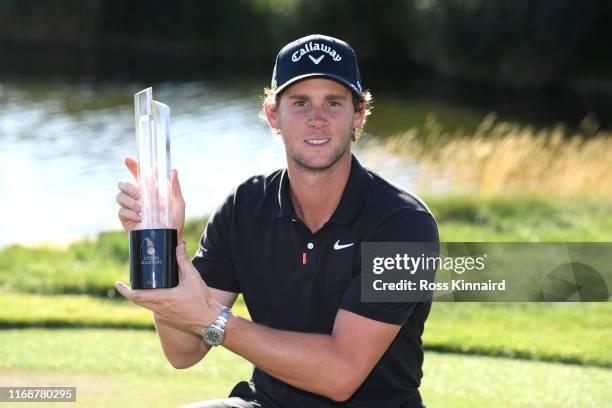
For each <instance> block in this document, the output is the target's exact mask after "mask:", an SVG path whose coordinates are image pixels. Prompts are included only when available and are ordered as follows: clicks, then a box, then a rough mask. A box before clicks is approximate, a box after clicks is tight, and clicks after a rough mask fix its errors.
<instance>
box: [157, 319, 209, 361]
mask: <svg viewBox="0 0 612 408" xmlns="http://www.w3.org/2000/svg"><path fill="white" fill-rule="evenodd" d="M153 316H154V320H155V328H156V329H157V335H158V336H159V341H160V342H161V346H162V349H163V351H164V354H165V355H166V358H167V359H168V361H169V362H170V364H172V366H173V367H174V368H188V367H191V366H192V365H194V364H196V363H197V362H198V361H200V360H201V359H202V358H203V357H204V356H205V355H206V353H207V352H208V350H210V347H209V346H207V345H206V344H204V342H203V341H202V337H201V336H198V335H196V334H194V333H190V332H187V331H184V330H180V329H178V328H176V327H174V326H172V325H170V324H169V323H168V322H165V321H163V320H161V319H159V318H158V317H157V316H156V315H155V313H154V314H153Z"/></svg>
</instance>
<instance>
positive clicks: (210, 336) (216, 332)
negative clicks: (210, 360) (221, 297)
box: [202, 306, 232, 347]
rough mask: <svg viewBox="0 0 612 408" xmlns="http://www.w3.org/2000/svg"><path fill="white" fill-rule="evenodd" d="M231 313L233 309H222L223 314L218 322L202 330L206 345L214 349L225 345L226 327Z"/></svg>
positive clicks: (218, 318)
mask: <svg viewBox="0 0 612 408" xmlns="http://www.w3.org/2000/svg"><path fill="white" fill-rule="evenodd" d="M231 313H232V311H231V309H230V308H228V307H225V306H224V307H223V308H222V309H221V313H220V314H219V317H217V320H215V321H214V322H213V323H212V324H211V325H210V326H208V327H205V328H204V330H202V340H203V341H204V343H206V344H208V345H209V346H213V347H214V346H218V345H219V344H221V343H223V337H224V333H225V325H226V324H227V321H228V320H229V317H230V315H231Z"/></svg>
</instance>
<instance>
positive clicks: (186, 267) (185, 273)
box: [176, 241, 199, 282]
mask: <svg viewBox="0 0 612 408" xmlns="http://www.w3.org/2000/svg"><path fill="white" fill-rule="evenodd" d="M176 261H177V263H178V267H179V282H180V281H181V280H184V279H186V278H188V277H189V276H190V275H194V276H195V275H199V273H198V271H197V270H196V268H195V267H194V266H193V264H192V263H191V260H190V259H189V255H187V249H186V248H185V243H184V242H183V241H181V242H179V244H178V245H177V246H176Z"/></svg>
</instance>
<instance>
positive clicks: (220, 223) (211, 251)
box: [192, 194, 240, 293]
mask: <svg viewBox="0 0 612 408" xmlns="http://www.w3.org/2000/svg"><path fill="white" fill-rule="evenodd" d="M233 208H234V194H231V195H230V196H229V197H228V198H227V199H226V200H225V202H224V203H223V204H222V205H221V206H220V207H219V208H217V209H216V210H215V212H213V214H212V215H211V216H210V218H209V219H208V223H207V224H206V228H205V229H204V233H203V234H202V237H201V238H200V247H199V248H198V251H197V252H196V254H195V256H194V258H193V260H192V263H193V266H194V267H195V268H196V269H197V270H198V272H200V275H201V276H202V279H203V280H204V282H206V284H207V285H208V286H210V287H212V288H216V289H221V290H225V291H228V292H235V293H240V286H239V284H238V280H237V278H236V272H235V268H234V263H233V261H232V251H231V233H232V232H231V229H232V228H231V226H232V216H233Z"/></svg>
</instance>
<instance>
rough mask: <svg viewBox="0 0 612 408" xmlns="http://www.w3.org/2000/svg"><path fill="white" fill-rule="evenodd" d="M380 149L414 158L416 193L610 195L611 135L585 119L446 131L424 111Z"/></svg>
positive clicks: (492, 120) (489, 120)
mask: <svg viewBox="0 0 612 408" xmlns="http://www.w3.org/2000/svg"><path fill="white" fill-rule="evenodd" d="M384 147H385V149H386V150H387V151H388V152H390V153H394V154H397V155H401V156H403V157H406V158H409V159H411V160H418V162H419V163H420V171H419V174H418V178H417V180H418V181H417V188H418V189H419V190H424V191H428V190H434V191H435V186H436V185H437V184H439V183H440V182H444V183H445V187H444V189H446V190H466V189H467V190H476V191H479V192H485V193H499V192H529V193H542V194H553V195H559V194H562V195H564V194H566V195H572V194H579V193H585V194H589V195H595V196H604V197H612V132H608V131H602V130H599V126H598V124H597V123H594V122H593V120H592V118H590V117H586V118H585V119H584V120H583V121H582V123H581V125H580V127H579V128H578V130H577V131H575V132H573V133H570V132H569V131H568V130H567V129H566V128H565V127H564V126H562V125H559V126H556V127H553V128H551V129H540V130H536V129H534V128H533V127H531V126H521V125H519V124H517V123H512V122H500V121H498V120H497V117H496V115H495V114H489V115H488V116H486V117H485V118H484V119H483V121H482V122H481V124H480V125H479V126H478V128H477V129H476V131H475V132H474V133H473V134H466V133H465V132H463V131H461V130H459V131H456V132H453V133H450V132H447V131H445V130H444V128H443V126H442V125H441V124H440V123H439V122H438V121H437V120H436V118H435V116H433V115H430V116H429V117H428V118H427V119H426V121H425V124H424V126H423V127H421V128H411V129H409V130H408V131H406V132H404V133H401V134H397V135H394V136H391V137H390V138H389V139H387V140H386V141H385V142H384Z"/></svg>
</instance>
